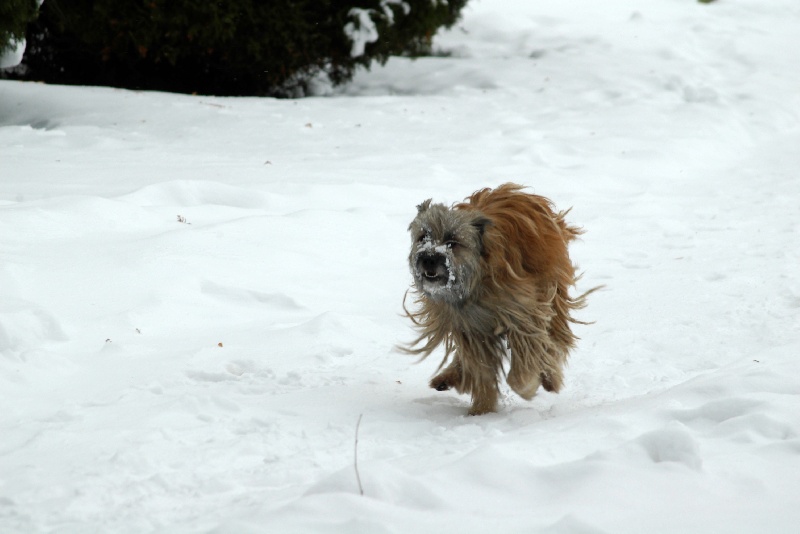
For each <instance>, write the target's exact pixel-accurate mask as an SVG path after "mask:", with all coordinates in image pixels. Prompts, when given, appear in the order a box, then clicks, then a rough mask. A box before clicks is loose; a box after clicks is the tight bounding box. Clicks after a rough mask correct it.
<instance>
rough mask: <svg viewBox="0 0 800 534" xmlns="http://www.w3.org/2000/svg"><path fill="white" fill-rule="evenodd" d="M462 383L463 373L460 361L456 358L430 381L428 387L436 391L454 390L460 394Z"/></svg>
mask: <svg viewBox="0 0 800 534" xmlns="http://www.w3.org/2000/svg"><path fill="white" fill-rule="evenodd" d="M463 383H464V373H463V370H462V369H461V361H460V360H459V359H458V356H456V357H455V358H454V359H453V361H452V362H450V365H448V366H447V367H445V368H444V370H443V371H442V372H441V373H439V374H438V375H436V376H434V377H433V378H432V379H431V381H430V386H431V387H432V388H433V389H435V390H436V391H447V390H448V389H450V388H455V390H456V391H458V392H459V393H461V389H462V385H463Z"/></svg>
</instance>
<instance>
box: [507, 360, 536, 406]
mask: <svg viewBox="0 0 800 534" xmlns="http://www.w3.org/2000/svg"><path fill="white" fill-rule="evenodd" d="M541 379H542V375H541V374H539V373H538V372H536V371H532V370H530V369H527V368H525V367H524V366H522V365H520V362H518V361H514V362H512V363H511V370H510V371H509V372H508V377H507V378H506V383H508V385H509V386H511V389H513V390H514V391H515V392H516V393H517V395H519V396H520V397H522V398H523V399H525V400H531V399H532V398H533V396H534V395H536V390H537V389H539V386H540V385H541V384H542V380H541Z"/></svg>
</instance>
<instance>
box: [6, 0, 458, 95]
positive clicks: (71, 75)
mask: <svg viewBox="0 0 800 534" xmlns="http://www.w3.org/2000/svg"><path fill="white" fill-rule="evenodd" d="M464 4H466V0H405V1H403V2H401V1H399V0H361V1H354V0H349V1H347V0H221V1H198V0H47V1H46V2H45V3H44V4H43V5H42V7H41V9H40V16H39V18H38V20H37V21H36V22H35V23H34V24H32V25H31V26H30V29H29V31H28V49H27V51H26V54H25V58H24V60H23V65H24V67H25V68H24V69H23V71H22V72H23V73H24V74H22V75H21V76H24V77H25V78H26V79H33V80H41V81H46V82H52V83H67V84H83V85H111V86H116V87H128V88H133V89H154V90H165V91H177V92H186V93H202V94H217V95H276V96H293V95H298V94H303V93H304V92H305V90H306V88H307V86H308V83H309V81H310V80H311V79H312V78H313V77H315V76H317V75H319V74H325V75H327V76H328V78H329V79H330V81H331V82H332V83H333V84H340V83H343V82H345V81H347V80H349V79H350V78H352V76H353V73H354V70H355V68H356V67H357V66H358V65H363V66H366V67H369V65H370V64H371V63H372V62H373V61H379V62H381V63H383V62H385V61H386V60H387V59H388V57H389V56H390V55H398V54H412V55H413V54H418V53H420V52H423V51H424V50H425V49H426V46H428V45H429V43H430V38H431V36H432V35H433V34H434V33H435V32H436V31H437V29H439V28H440V27H442V26H444V27H449V26H450V25H452V24H453V23H454V22H455V21H456V20H457V19H458V16H459V12H460V11H461V8H462V7H463V6H464ZM354 8H355V9H354ZM366 9H368V10H371V11H370V12H369V15H370V17H369V18H368V19H367V20H366V22H367V23H370V22H372V23H374V26H375V28H376V29H377V32H378V35H379V39H378V40H377V41H375V42H372V43H368V44H366V47H365V49H364V53H363V54H362V55H357V56H355V57H353V55H351V51H352V50H353V42H352V41H351V39H350V38H349V37H348V35H347V34H346V32H345V29H344V28H345V27H346V25H348V23H350V24H351V26H350V29H351V30H352V29H354V28H355V29H358V28H359V27H360V25H359V19H361V18H362V17H359V14H362V15H363V14H364V12H363V11H360V10H366ZM369 26H370V24H366V25H365V26H361V29H362V30H364V29H368V28H369ZM351 33H352V32H351Z"/></svg>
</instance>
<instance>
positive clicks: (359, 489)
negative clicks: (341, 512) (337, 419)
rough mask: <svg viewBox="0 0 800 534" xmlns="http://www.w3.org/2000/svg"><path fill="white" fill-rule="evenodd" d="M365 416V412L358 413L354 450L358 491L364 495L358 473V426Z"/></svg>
mask: <svg viewBox="0 0 800 534" xmlns="http://www.w3.org/2000/svg"><path fill="white" fill-rule="evenodd" d="M362 417H364V414H363V413H362V414H359V415H358V422H357V423H356V442H355V445H354V451H353V466H354V467H355V468H356V480H357V481H358V491H359V493H361V495H364V488H363V487H362V486H361V475H359V474H358V427H360V426H361V418H362Z"/></svg>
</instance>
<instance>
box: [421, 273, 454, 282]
mask: <svg viewBox="0 0 800 534" xmlns="http://www.w3.org/2000/svg"><path fill="white" fill-rule="evenodd" d="M448 278H449V277H448V276H445V275H444V274H438V273H422V280H423V281H424V282H428V283H430V284H445V283H447V280H448Z"/></svg>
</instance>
